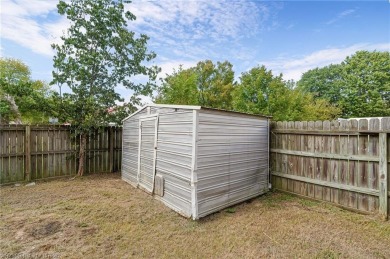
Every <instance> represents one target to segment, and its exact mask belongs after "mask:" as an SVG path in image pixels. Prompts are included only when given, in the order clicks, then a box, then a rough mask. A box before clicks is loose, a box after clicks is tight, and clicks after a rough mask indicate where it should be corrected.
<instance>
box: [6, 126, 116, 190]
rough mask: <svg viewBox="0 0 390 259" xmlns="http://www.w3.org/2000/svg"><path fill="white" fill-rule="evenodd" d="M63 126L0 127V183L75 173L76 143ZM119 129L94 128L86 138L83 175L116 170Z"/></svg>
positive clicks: (76, 164)
mask: <svg viewBox="0 0 390 259" xmlns="http://www.w3.org/2000/svg"><path fill="white" fill-rule="evenodd" d="M72 133H73V132H72V129H71V127H66V126H52V125H50V126H42V125H40V126H29V125H0V184H7V183H14V182H22V181H30V180H38V179H45V178H53V177H60V176H71V175H75V174H76V173H77V166H78V158H77V156H76V153H75V151H76V150H77V147H78V141H76V139H75V137H74V136H73V134H72ZM121 153H122V129H121V128H119V127H105V128H100V129H96V130H95V132H94V133H93V134H92V135H91V136H90V137H89V138H88V141H87V150H86V161H85V167H84V170H85V173H92V172H113V171H119V170H120V167H121Z"/></svg>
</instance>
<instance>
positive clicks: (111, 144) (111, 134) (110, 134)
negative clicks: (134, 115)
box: [108, 127, 114, 173]
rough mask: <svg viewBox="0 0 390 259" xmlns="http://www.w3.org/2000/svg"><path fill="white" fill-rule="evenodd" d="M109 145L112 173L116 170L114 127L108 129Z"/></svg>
mask: <svg viewBox="0 0 390 259" xmlns="http://www.w3.org/2000/svg"><path fill="white" fill-rule="evenodd" d="M108 146H109V154H108V157H109V159H110V168H109V170H110V173H112V172H114V130H113V127H110V128H109V131H108Z"/></svg>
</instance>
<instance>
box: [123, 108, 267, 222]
mask: <svg viewBox="0 0 390 259" xmlns="http://www.w3.org/2000/svg"><path fill="white" fill-rule="evenodd" d="M122 144H123V149H122V179H123V180H124V181H126V182H128V183H130V184H132V185H133V186H135V187H139V188H141V189H143V190H145V191H147V192H149V193H151V194H153V195H154V196H155V197H156V198H157V199H160V200H161V201H163V202H164V203H165V204H166V205H167V206H168V207H170V208H172V209H173V210H175V211H177V212H179V213H180V214H182V215H184V216H186V217H192V218H193V219H198V218H201V217H204V216H206V215H208V214H210V213H213V212H216V211H219V210H221V209H223V208H226V207H229V206H231V205H233V204H236V203H239V202H242V201H244V200H247V199H250V198H253V197H256V196H258V195H260V194H263V193H265V192H267V191H268V189H269V185H268V182H269V118H268V117H266V116H257V115H249V114H244V113H238V112H230V111H222V110H216V109H210V108H205V107H201V106H186V105H159V104H153V105H147V106H145V107H143V108H141V109H140V110H138V111H137V112H135V113H133V114H132V115H130V116H129V117H127V118H126V119H124V120H123V143H122Z"/></svg>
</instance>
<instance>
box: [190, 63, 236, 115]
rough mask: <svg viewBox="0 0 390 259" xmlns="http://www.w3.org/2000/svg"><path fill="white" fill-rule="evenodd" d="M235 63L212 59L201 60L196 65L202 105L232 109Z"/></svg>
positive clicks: (199, 97)
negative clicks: (213, 60) (215, 61)
mask: <svg viewBox="0 0 390 259" xmlns="http://www.w3.org/2000/svg"><path fill="white" fill-rule="evenodd" d="M232 68H233V65H232V64H231V63H230V62H228V61H225V62H217V65H215V64H213V62H212V61H211V60H206V61H202V62H199V63H198V64H197V66H196V67H195V69H194V70H195V74H196V79H197V80H196V87H197V89H198V101H199V104H200V105H201V106H206V107H212V108H219V109H225V110H229V109H232V92H233V89H234V72H233V69H232Z"/></svg>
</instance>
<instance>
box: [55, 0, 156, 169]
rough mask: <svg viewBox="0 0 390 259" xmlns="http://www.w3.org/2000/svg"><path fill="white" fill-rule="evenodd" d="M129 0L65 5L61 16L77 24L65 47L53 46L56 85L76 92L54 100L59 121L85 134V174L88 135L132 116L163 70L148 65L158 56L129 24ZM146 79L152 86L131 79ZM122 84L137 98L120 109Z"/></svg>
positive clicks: (61, 4)
mask: <svg viewBox="0 0 390 259" xmlns="http://www.w3.org/2000/svg"><path fill="white" fill-rule="evenodd" d="M123 2H124V1H122V0H118V1H112V0H71V1H70V2H65V1H60V2H59V4H58V5H57V7H58V13H59V14H60V15H64V16H66V17H67V19H68V20H69V21H70V23H71V25H70V28H69V29H68V31H67V33H66V34H65V35H64V36H62V37H61V39H62V41H63V42H62V44H52V48H53V49H54V50H55V52H56V55H55V56H54V58H53V60H54V68H55V70H54V71H53V81H52V84H58V85H59V86H60V87H61V86H62V85H64V84H65V85H67V86H68V87H69V88H70V90H71V92H70V93H64V94H63V95H60V94H57V95H55V96H54V98H53V100H54V102H55V103H56V104H57V105H56V106H55V110H56V114H57V117H58V118H59V119H60V121H62V122H69V123H71V124H72V126H73V127H74V129H75V132H76V134H80V150H79V159H80V160H79V170H78V174H79V175H82V174H83V165H84V156H85V153H84V150H85V146H86V136H87V135H88V134H89V133H90V132H91V131H92V129H93V128H96V127H99V126H103V125H106V124H108V123H109V122H111V121H112V120H115V121H116V122H118V121H119V119H120V118H123V117H124V116H125V115H126V113H128V112H131V111H132V109H133V108H134V105H135V104H137V103H138V102H139V98H137V97H136V95H138V94H142V95H149V94H151V93H152V89H153V86H154V84H153V83H152V81H153V80H155V78H156V75H157V73H158V72H159V68H157V67H156V66H152V67H147V66H145V65H144V62H149V61H151V60H152V59H154V58H155V57H156V54H155V53H153V52H148V51H147V47H146V45H147V41H148V37H147V36H146V35H144V34H141V35H140V36H139V37H136V36H135V33H134V32H132V31H129V30H128V29H127V26H128V21H134V20H135V19H136V17H135V16H134V15H133V14H132V13H131V12H129V11H125V8H124V4H123ZM136 75H144V76H146V77H148V78H149V81H148V82H147V83H146V84H142V83H134V82H133V81H132V79H131V77H134V76H136ZM119 84H121V85H123V86H125V87H127V88H128V89H131V90H133V92H134V97H133V98H131V99H130V103H128V104H127V105H126V106H124V107H121V106H118V105H117V103H118V102H122V101H123V99H122V98H121V97H120V95H119V94H118V93H117V92H116V89H115V88H116V87H117V86H118V85H119Z"/></svg>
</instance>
